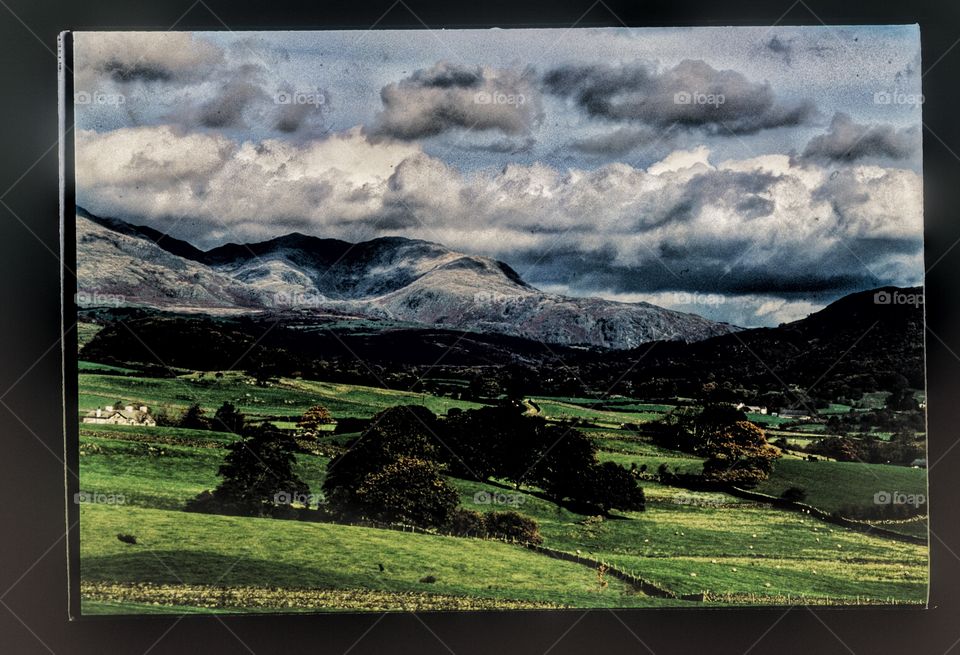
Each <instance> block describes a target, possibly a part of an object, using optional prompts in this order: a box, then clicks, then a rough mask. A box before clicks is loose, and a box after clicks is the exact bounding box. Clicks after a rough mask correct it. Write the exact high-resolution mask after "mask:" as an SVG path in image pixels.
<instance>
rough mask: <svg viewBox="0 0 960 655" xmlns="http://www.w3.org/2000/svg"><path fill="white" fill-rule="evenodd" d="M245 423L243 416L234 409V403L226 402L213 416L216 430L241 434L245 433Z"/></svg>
mask: <svg viewBox="0 0 960 655" xmlns="http://www.w3.org/2000/svg"><path fill="white" fill-rule="evenodd" d="M243 421H244V419H243V414H241V413H240V412H239V411H238V410H237V408H236V407H234V405H233V403H231V402H229V401H224V403H223V404H222V405H220V408H219V409H218V410H217V411H216V413H215V414H214V415H213V425H212V427H213V429H214V430H221V431H223V432H233V433H234V434H240V433H241V432H243Z"/></svg>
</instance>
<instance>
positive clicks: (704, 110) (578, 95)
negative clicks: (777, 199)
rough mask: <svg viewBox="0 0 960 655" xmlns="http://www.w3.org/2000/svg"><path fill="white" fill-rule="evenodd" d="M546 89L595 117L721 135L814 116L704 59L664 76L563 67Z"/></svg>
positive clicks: (644, 70) (647, 70)
mask: <svg viewBox="0 0 960 655" xmlns="http://www.w3.org/2000/svg"><path fill="white" fill-rule="evenodd" d="M543 87H544V89H545V90H546V91H547V92H548V93H551V94H553V95H556V96H559V97H562V98H570V99H572V100H573V101H574V102H575V103H576V104H577V105H578V106H579V107H580V108H581V109H582V110H583V111H584V112H586V113H587V114H588V115H590V116H592V117H595V118H600V119H607V120H612V121H635V122H638V123H644V124H647V125H652V126H656V127H661V128H662V127H668V126H670V125H674V124H679V125H681V126H684V127H688V128H702V129H704V130H706V131H707V132H709V133H713V134H719V135H723V134H729V133H733V134H752V133H755V132H758V131H760V130H764V129H770V128H776V127H791V126H797V125H802V124H804V123H806V122H808V121H809V119H811V118H812V117H813V116H814V115H815V114H816V109H815V107H814V105H813V103H812V102H810V101H802V102H793V103H787V102H783V101H780V100H778V99H777V98H776V96H775V94H774V92H773V89H772V87H771V86H770V84H768V83H766V82H763V83H760V82H751V81H750V80H748V79H747V78H746V77H744V75H743V74H741V73H739V72H737V71H733V70H716V69H714V68H713V67H711V66H710V65H708V64H707V63H705V62H703V61H701V60H690V59H686V60H684V61H682V62H680V63H679V64H677V65H676V66H675V67H674V68H671V69H667V70H665V71H662V72H658V71H656V70H654V69H653V68H652V67H649V66H647V65H645V64H642V63H637V64H632V65H627V66H609V65H604V64H592V65H570V66H562V67H558V68H554V69H553V70H550V71H548V72H547V73H546V74H545V75H544V76H543Z"/></svg>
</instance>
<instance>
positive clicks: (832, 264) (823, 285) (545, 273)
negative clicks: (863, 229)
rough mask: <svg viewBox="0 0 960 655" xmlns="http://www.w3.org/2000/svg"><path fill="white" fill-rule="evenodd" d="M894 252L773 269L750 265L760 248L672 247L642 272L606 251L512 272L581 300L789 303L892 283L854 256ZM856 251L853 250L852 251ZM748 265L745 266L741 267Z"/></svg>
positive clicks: (775, 264)
mask: <svg viewBox="0 0 960 655" xmlns="http://www.w3.org/2000/svg"><path fill="white" fill-rule="evenodd" d="M890 245H891V244H889V243H885V244H882V245H881V244H870V243H868V242H866V241H864V242H862V243H861V242H859V241H852V242H849V243H847V244H846V245H842V244H836V245H834V246H832V247H830V248H828V249H826V250H825V251H824V252H822V253H820V254H819V255H818V257H817V258H816V260H815V261H814V259H813V258H811V257H809V256H803V255H798V256H795V257H786V256H785V257H783V258H782V259H777V260H775V261H769V262H762V263H760V262H749V259H750V249H751V246H752V241H751V240H750V239H749V238H748V237H747V236H744V237H743V238H740V239H736V240H730V241H727V242H725V243H719V244H718V243H707V242H703V243H689V242H688V243H672V244H671V243H664V244H662V245H660V246H659V247H658V248H656V257H648V258H647V259H646V260H644V261H642V262H641V263H639V264H635V265H630V266H624V265H621V264H617V263H616V262H615V260H614V259H613V258H612V257H611V256H610V253H609V252H605V251H602V250H601V251H596V252H590V251H561V252H550V253H548V254H547V255H543V254H542V253H540V252H535V251H531V252H526V253H518V254H517V255H515V256H514V257H512V258H511V262H510V263H511V265H512V266H513V267H514V268H515V269H516V270H518V271H520V272H521V274H522V275H523V276H524V278H525V279H526V280H527V281H528V282H530V283H531V284H533V285H534V286H544V287H549V286H553V285H559V286H571V287H573V288H576V289H578V290H579V291H581V292H593V293H614V294H635V293H636V294H644V293H651V292H654V293H655V292H658V291H688V292H710V293H719V294H725V295H731V296H734V295H748V294H762V295H767V296H777V297H781V298H784V299H789V298H791V297H792V296H795V295H802V294H805V293H814V292H815V293H823V292H827V293H844V292H848V291H851V290H855V289H864V288H870V287H872V286H878V285H880V284H883V283H886V280H882V279H880V278H878V277H877V276H876V275H874V274H873V273H872V272H871V270H870V269H869V268H867V267H865V266H864V265H863V264H862V263H861V262H860V261H858V260H857V258H856V257H854V256H853V255H852V254H851V250H852V251H853V252H856V253H857V255H858V256H860V257H870V256H874V255H875V256H886V255H889V253H890V251H889V250H883V249H884V248H885V247H888V246H890ZM895 245H896V248H897V249H899V250H902V251H904V252H906V253H908V254H909V253H915V252H916V251H917V249H918V248H919V247H920V244H918V243H916V242H915V241H909V242H908V241H904V242H898V243H897V244H895ZM848 247H849V249H848ZM741 258H742V259H744V260H747V261H746V262H744V263H743V265H737V266H731V264H732V263H739V261H738V260H740V259H741Z"/></svg>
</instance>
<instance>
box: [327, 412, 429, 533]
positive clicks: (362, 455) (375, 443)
mask: <svg viewBox="0 0 960 655" xmlns="http://www.w3.org/2000/svg"><path fill="white" fill-rule="evenodd" d="M438 430H439V426H438V424H437V417H436V416H434V414H433V413H432V412H431V411H430V410H428V409H427V408H425V407H422V406H419V405H399V406H396V407H391V408H389V409H385V410H383V411H382V412H380V413H378V414H377V415H375V416H374V417H373V419H372V420H371V422H370V425H369V426H368V427H367V429H366V430H364V431H363V433H362V434H361V435H360V436H359V437H358V438H356V439H355V440H353V442H351V443H350V444H349V446H348V448H347V450H346V451H345V452H343V453H342V454H340V455H337V456H336V457H334V458H333V459H332V460H331V461H330V463H329V464H327V476H326V478H325V479H324V482H323V491H324V496H325V497H326V499H327V504H328V506H329V509H330V510H332V511H333V512H334V514H338V515H341V516H351V515H356V514H358V513H361V510H362V507H361V503H360V501H359V499H358V498H357V490H358V489H359V488H360V486H361V485H362V484H363V482H364V480H365V479H366V477H367V476H368V475H369V474H371V473H376V472H378V471H381V470H382V469H383V468H384V467H386V466H388V465H389V464H392V463H393V462H394V461H396V460H397V459H398V458H400V457H411V458H414V459H419V460H427V461H437V460H438V458H439V449H438V446H437V444H436V439H435V436H434V435H435V434H437V432H438Z"/></svg>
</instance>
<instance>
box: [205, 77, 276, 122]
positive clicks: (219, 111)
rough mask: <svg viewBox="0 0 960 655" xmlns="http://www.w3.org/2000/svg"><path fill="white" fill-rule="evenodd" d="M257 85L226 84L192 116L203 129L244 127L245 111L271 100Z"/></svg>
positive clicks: (240, 82) (238, 82)
mask: <svg viewBox="0 0 960 655" xmlns="http://www.w3.org/2000/svg"><path fill="white" fill-rule="evenodd" d="M269 98H270V97H269V96H268V95H267V93H266V92H265V91H264V90H263V88H261V87H260V86H259V85H257V84H253V83H251V82H248V81H246V80H241V79H237V80H232V81H230V82H228V83H226V84H224V85H223V86H222V87H221V88H220V91H219V92H218V93H217V95H215V96H214V97H213V98H211V99H210V100H207V101H206V102H204V103H203V104H201V105H200V106H199V107H198V108H197V109H196V110H195V112H194V113H193V114H192V115H193V116H195V120H196V122H197V123H198V124H199V125H202V126H203V127H213V128H223V127H244V126H245V124H244V120H243V115H244V111H245V110H246V109H247V108H248V107H249V106H251V105H252V104H253V103H255V102H258V101H260V102H265V101H268V100H269Z"/></svg>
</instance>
